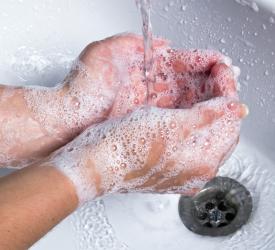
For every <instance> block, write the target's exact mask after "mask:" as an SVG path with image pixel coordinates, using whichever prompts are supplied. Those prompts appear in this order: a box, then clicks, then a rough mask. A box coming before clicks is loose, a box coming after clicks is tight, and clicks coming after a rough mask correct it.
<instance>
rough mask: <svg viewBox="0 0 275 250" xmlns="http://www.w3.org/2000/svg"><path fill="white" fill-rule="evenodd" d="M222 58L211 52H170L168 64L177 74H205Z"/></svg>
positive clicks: (220, 55)
mask: <svg viewBox="0 0 275 250" xmlns="http://www.w3.org/2000/svg"><path fill="white" fill-rule="evenodd" d="M222 58H223V56H222V54H220V53H219V52H216V51H211V50H193V51H191V50H190V51H180V50H172V51H171V52H170V62H171V64H172V67H173V70H174V71H175V73H177V74H181V73H187V72H189V73H198V72H207V71H209V70H210V69H211V67H212V66H213V65H215V64H216V63H217V62H219V61H220V60H221V59H222Z"/></svg>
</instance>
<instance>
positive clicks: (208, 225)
mask: <svg viewBox="0 0 275 250" xmlns="http://www.w3.org/2000/svg"><path fill="white" fill-rule="evenodd" d="M203 225H204V226H205V227H213V226H212V224H211V223H210V222H206V223H205V224H203Z"/></svg>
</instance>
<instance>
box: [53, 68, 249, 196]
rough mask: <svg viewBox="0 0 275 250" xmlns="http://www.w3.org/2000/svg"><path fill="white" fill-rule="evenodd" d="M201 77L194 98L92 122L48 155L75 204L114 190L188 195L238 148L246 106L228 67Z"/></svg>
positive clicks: (200, 185) (210, 70) (246, 111)
mask: <svg viewBox="0 0 275 250" xmlns="http://www.w3.org/2000/svg"><path fill="white" fill-rule="evenodd" d="M198 75H199V74H198ZM203 75H204V76H203V77H204V78H205V79H206V81H203V83H204V85H205V87H203V88H202V87H201V85H200V84H198V82H195V83H196V84H195V85H193V88H192V90H193V91H194V92H195V93H200V95H199V97H198V96H197V95H196V94H195V95H192V96H191V97H189V98H187V99H186V96H183V98H182V100H181V101H180V102H175V103H173V102H172V104H170V105H169V107H170V109H163V108H156V107H143V108H139V109H137V110H136V111H134V112H132V113H131V114H128V115H126V116H123V117H122V118H117V119H110V120H109V121H106V122H104V123H101V124H98V125H94V126H92V127H90V128H89V129H87V130H86V131H85V132H84V133H83V134H82V135H80V136H79V137H78V138H76V139H75V140H74V141H73V142H71V143H69V144H68V145H66V146H65V147H64V148H62V149H60V150H59V151H57V152H56V153H55V154H54V155H53V156H51V161H52V162H54V165H56V166H57V167H58V168H59V169H61V171H63V172H64V173H65V174H66V175H68V176H69V178H70V179H71V180H72V181H73V182H74V184H75V186H76V188H77V191H78V195H79V197H80V200H81V201H85V200H89V199H92V198H94V197H98V196H101V195H103V194H108V193H113V192H135V191H139V192H160V193H162V192H178V193H184V194H193V193H194V192H196V191H198V190H199V189H200V188H201V187H202V186H203V185H204V184H205V182H207V181H208V180H209V179H211V178H212V177H214V176H215V174H216V172H217V170H218V167H219V166H220V165H221V164H222V163H223V162H224V161H225V159H226V158H227V157H228V156H229V155H230V154H231V152H232V151H233V149H234V148H235V146H236V145H237V143H238V138H239V132H240V124H241V119H242V118H244V117H245V116H246V115H247V113H248V110H247V108H246V106H245V105H242V104H240V103H239V101H238V97H237V93H236V81H235V79H234V74H233V72H232V70H231V69H230V68H229V67H228V66H227V65H225V64H224V63H217V64H215V65H214V66H212V67H210V68H209V69H208V71H207V72H205V73H204V74H203ZM200 79H202V78H200ZM187 90H188V91H187V93H189V88H187ZM202 90H203V91H202ZM184 91H185V89H184V88H183V89H182V92H181V95H182V93H186V92H184ZM172 100H173V98H172ZM174 100H176V99H174ZM178 106H179V107H185V109H184V108H178V109H176V108H177V107H178ZM187 107H189V108H187ZM118 113H119V112H118Z"/></svg>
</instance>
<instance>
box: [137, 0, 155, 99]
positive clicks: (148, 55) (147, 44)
mask: <svg viewBox="0 0 275 250" xmlns="http://www.w3.org/2000/svg"><path fill="white" fill-rule="evenodd" d="M136 4H137V7H138V9H139V10H140V13H141V18H142V34H143V39H144V77H145V84H146V89H147V93H146V102H148V94H149V89H148V84H149V81H150V79H151V78H152V75H151V70H152V66H153V63H154V60H153V33H152V23H151V16H150V14H151V1H150V0H136Z"/></svg>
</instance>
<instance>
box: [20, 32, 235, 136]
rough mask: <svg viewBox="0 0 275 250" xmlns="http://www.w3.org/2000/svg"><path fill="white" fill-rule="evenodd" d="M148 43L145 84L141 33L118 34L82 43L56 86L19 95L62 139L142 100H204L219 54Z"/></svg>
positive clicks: (171, 103)
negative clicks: (149, 54) (150, 55)
mask: <svg viewBox="0 0 275 250" xmlns="http://www.w3.org/2000/svg"><path fill="white" fill-rule="evenodd" d="M153 47H154V65H153V69H152V72H151V76H154V77H151V80H150V81H149V82H148V83H146V82H145V76H144V71H143V53H144V50H143V39H142V37H141V36H137V35H133V34H122V35H118V36H113V37H110V38H107V39H105V40H102V41H99V42H94V43H91V44H90V45H88V46H87V47H86V48H85V49H84V50H83V51H82V53H81V54H80V56H79V58H78V60H77V61H76V62H75V65H74V66H73V68H72V70H71V72H70V74H69V75H68V76H67V77H66V79H65V80H64V82H63V83H62V84H61V85H60V86H58V87H57V88H55V89H45V91H41V90H40V89H32V90H30V91H29V92H27V94H26V95H25V99H26V100H27V102H28V103H29V106H30V107H31V109H32V110H33V113H34V116H35V117H36V119H37V120H38V121H39V122H40V123H42V127H43V128H44V129H45V130H46V131H48V132H49V134H51V135H54V136H56V137H58V138H60V139H62V138H63V137H65V138H67V137H69V138H73V137H74V136H75V135H76V134H78V133H80V132H81V131H83V130H84V129H85V128H86V127H88V126H90V125H92V124H94V123H97V122H100V121H103V120H106V119H108V118H110V117H117V116H123V115H124V114H126V113H129V112H132V111H133V110H134V109H135V108H137V107H139V106H142V105H144V104H149V105H153V106H158V107H166V108H173V107H175V106H176V107H190V106H191V104H192V102H194V100H196V101H199V100H203V98H207V92H209V90H208V82H209V81H208V79H209V78H211V77H210V76H209V72H210V70H211V67H213V65H215V64H217V63H218V62H219V61H221V60H223V55H221V54H220V53H218V52H213V51H192V50H190V51H180V50H172V49H171V48H170V47H169V46H168V42H167V41H166V40H162V39H154V44H153ZM210 81H211V79H210ZM233 83H234V82H233ZM147 84H148V86H149V93H148V98H147ZM147 99H148V103H146V101H147ZM49 114H51V115H49Z"/></svg>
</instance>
